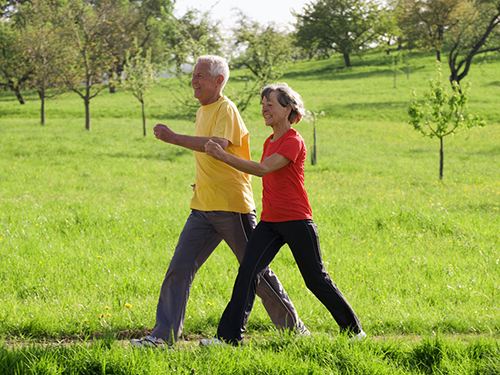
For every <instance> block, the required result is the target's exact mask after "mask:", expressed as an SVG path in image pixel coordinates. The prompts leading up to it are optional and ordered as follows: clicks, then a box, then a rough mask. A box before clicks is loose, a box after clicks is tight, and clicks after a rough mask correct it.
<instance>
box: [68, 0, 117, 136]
mask: <svg viewBox="0 0 500 375" xmlns="http://www.w3.org/2000/svg"><path fill="white" fill-rule="evenodd" d="M65 12H66V14H65V18H66V19H67V20H68V25H67V33H66V37H67V39H66V40H67V43H69V44H70V45H71V46H74V50H73V53H72V59H71V63H70V64H68V67H67V69H65V71H64V80H65V82H66V84H67V85H68V87H69V88H70V89H71V90H72V91H74V92H75V93H76V94H78V95H79V96H80V97H81V98H82V100H83V103H84V106H85V129H86V130H90V101H91V100H92V99H93V98H95V97H96V96H97V95H98V94H99V93H100V92H101V91H102V90H103V89H104V88H105V83H107V81H108V80H109V78H110V77H109V75H108V72H109V71H110V70H111V68H112V66H113V64H114V63H115V61H114V58H113V55H112V53H111V51H110V48H109V46H108V44H107V41H106V39H105V37H104V34H105V30H106V27H105V26H106V23H107V22H110V21H109V18H108V14H107V13H106V8H103V9H101V8H99V7H97V8H94V7H93V6H92V5H90V4H88V3H87V2H85V1H76V0H75V1H71V2H70V3H69V5H68V7H67V8H66V10H65ZM82 83H83V86H82Z"/></svg>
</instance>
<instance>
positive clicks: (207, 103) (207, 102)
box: [200, 93, 222, 105]
mask: <svg viewBox="0 0 500 375" xmlns="http://www.w3.org/2000/svg"><path fill="white" fill-rule="evenodd" d="M221 97H222V93H218V94H217V95H215V96H214V97H212V98H210V99H207V100H205V101H203V102H202V101H201V100H200V104H201V105H209V104H213V103H215V102H216V101H217V100H219V99H220V98H221Z"/></svg>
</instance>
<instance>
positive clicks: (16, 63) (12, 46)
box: [0, 20, 32, 104]
mask: <svg viewBox="0 0 500 375" xmlns="http://www.w3.org/2000/svg"><path fill="white" fill-rule="evenodd" d="M31 71H32V67H31V66H30V64H29V63H28V61H27V60H26V56H25V54H24V53H23V49H22V44H21V30H20V29H19V27H17V26H16V25H15V24H14V22H13V21H12V20H7V21H2V20H0V87H5V88H8V89H9V90H11V91H12V92H13V93H14V94H15V95H16V98H17V100H18V101H19V103H20V104H24V103H25V101H24V98H23V96H22V94H21V90H22V89H23V87H24V86H25V84H26V82H27V81H28V79H29V78H30V75H31Z"/></svg>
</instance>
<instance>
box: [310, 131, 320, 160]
mask: <svg viewBox="0 0 500 375" xmlns="http://www.w3.org/2000/svg"><path fill="white" fill-rule="evenodd" d="M317 162H318V160H317V157H316V121H314V122H313V149H312V154H311V165H316V163H317Z"/></svg>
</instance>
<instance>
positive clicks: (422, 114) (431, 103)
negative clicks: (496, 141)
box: [408, 65, 484, 179]
mask: <svg viewBox="0 0 500 375" xmlns="http://www.w3.org/2000/svg"><path fill="white" fill-rule="evenodd" d="M467 102H468V94H467V90H466V89H464V90H461V89H460V87H459V86H458V83H456V82H453V85H452V91H451V93H449V92H447V91H446V90H445V88H444V87H443V84H442V79H441V69H440V65H438V77H437V79H436V80H430V91H429V92H427V93H426V94H424V97H423V100H418V99H417V97H416V94H415V93H414V100H413V102H412V103H411V104H410V107H409V108H408V115H409V116H410V121H409V123H410V125H412V126H413V128H414V129H415V130H417V131H419V132H420V133H422V134H423V135H424V136H426V137H430V138H434V137H436V138H438V139H439V179H443V169H444V138H445V137H447V136H449V135H451V134H456V133H457V132H458V131H459V130H460V129H463V128H465V129H469V128H472V127H474V126H484V122H483V120H481V119H480V118H479V117H477V116H474V115H471V114H469V113H468V109H467Z"/></svg>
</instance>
